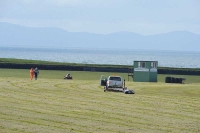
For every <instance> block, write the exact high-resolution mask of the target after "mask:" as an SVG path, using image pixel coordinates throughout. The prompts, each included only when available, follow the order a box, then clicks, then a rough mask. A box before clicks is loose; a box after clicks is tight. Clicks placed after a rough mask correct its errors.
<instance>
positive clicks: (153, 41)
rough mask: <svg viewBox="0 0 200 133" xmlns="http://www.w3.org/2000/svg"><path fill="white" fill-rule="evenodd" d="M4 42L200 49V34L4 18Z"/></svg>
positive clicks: (0, 36)
mask: <svg viewBox="0 0 200 133" xmlns="http://www.w3.org/2000/svg"><path fill="white" fill-rule="evenodd" d="M0 46H26V47H54V48H68V47H72V48H94V49H98V48H101V49H146V50H179V51H200V34H194V33H191V32H188V31H174V32H169V33H163V34H156V35H149V36H143V35H140V34H137V33H134V32H116V33H111V34H106V35H104V34H94V33H87V32H68V31H66V30H63V29H60V28H53V27H43V28H33V27H25V26H20V25H15V24H10V23H5V22H0Z"/></svg>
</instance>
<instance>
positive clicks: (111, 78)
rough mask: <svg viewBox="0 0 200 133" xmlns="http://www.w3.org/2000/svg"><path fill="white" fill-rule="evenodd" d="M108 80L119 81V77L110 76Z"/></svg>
mask: <svg viewBox="0 0 200 133" xmlns="http://www.w3.org/2000/svg"><path fill="white" fill-rule="evenodd" d="M110 80H115V81H121V78H120V77H110Z"/></svg>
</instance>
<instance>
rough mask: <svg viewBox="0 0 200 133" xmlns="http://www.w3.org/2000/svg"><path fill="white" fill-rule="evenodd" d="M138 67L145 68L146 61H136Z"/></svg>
mask: <svg viewBox="0 0 200 133" xmlns="http://www.w3.org/2000/svg"><path fill="white" fill-rule="evenodd" d="M138 67H139V68H145V67H146V63H145V62H138Z"/></svg>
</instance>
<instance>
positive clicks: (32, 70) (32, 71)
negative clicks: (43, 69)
mask: <svg viewBox="0 0 200 133" xmlns="http://www.w3.org/2000/svg"><path fill="white" fill-rule="evenodd" d="M33 77H34V68H33V67H32V68H31V69H30V80H32V79H33Z"/></svg>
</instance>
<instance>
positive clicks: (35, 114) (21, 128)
mask: <svg viewBox="0 0 200 133" xmlns="http://www.w3.org/2000/svg"><path fill="white" fill-rule="evenodd" d="M66 73H71V75H72V76H73V78H74V79H73V80H63V76H64V75H65V74H66ZM111 74H113V73H101V72H83V71H82V72H75V71H71V72H66V71H46V70H41V71H40V75H39V79H38V80H32V81H30V79H29V70H21V69H0V106H1V108H0V132H8V133H10V132H20V133H21V132H24V133H26V132H55V133H57V132H63V133H64V132H92V133H93V132H105V133H106V132H112V133H113V132H126V133H127V132H141V133H144V132H148V133H149V132H153V133H155V132H159V133H161V132H163V133H168V132H174V133H175V132H183V133H184V132H185V133H188V132H194V133H195V132H196V133H197V132H200V127H199V125H200V114H199V109H200V88H199V85H200V82H199V81H200V79H199V77H198V76H184V77H185V78H186V79H187V80H186V81H187V82H186V84H166V83H164V78H165V76H166V75H158V83H140V82H133V81H127V78H128V77H127V74H126V73H116V74H117V75H120V76H122V77H123V78H125V79H126V81H127V82H126V85H127V87H128V88H130V89H134V91H135V92H136V94H134V95H125V94H123V93H118V92H105V93H104V92H103V87H102V86H99V78H100V76H101V75H106V76H108V75H111ZM172 76H178V75H172Z"/></svg>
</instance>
